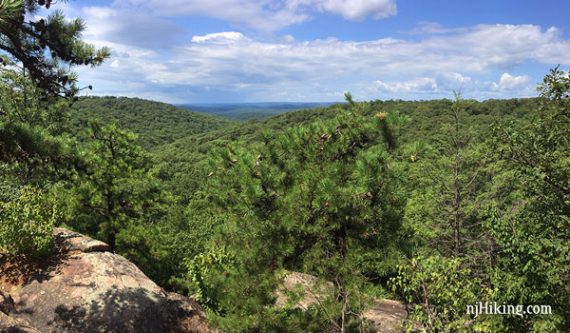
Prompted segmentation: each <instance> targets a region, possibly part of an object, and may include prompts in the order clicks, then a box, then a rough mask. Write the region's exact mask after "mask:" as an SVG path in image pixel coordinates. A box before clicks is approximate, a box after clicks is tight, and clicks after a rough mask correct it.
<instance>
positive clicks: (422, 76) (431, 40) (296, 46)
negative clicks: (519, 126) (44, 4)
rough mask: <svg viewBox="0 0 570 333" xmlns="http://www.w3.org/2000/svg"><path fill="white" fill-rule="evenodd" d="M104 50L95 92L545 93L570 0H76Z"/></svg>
mask: <svg viewBox="0 0 570 333" xmlns="http://www.w3.org/2000/svg"><path fill="white" fill-rule="evenodd" d="M53 7H55V8H56V9H59V10H62V11H64V13H66V15H67V16H68V17H69V18H76V17H79V18H82V19H83V20H84V21H85V23H86V26H87V27H86V30H85V31H84V33H83V39H84V40H85V41H87V42H90V43H92V44H94V45H95V46H98V47H100V46H108V47H110V48H111V49H112V57H111V58H110V59H109V60H108V61H107V62H106V63H105V64H104V65H102V66H101V67H98V68H78V69H77V72H78V74H79V75H80V84H81V85H84V86H86V85H89V84H91V85H92V86H93V91H91V92H88V94H90V95H102V96H107V95H114V96H128V97H140V98H145V99H152V100H158V101H163V102H168V103H180V104H181V103H189V104H190V103H228V102H232V103H233V102H272V101H274V102H277V101H279V102H335V101H341V100H342V99H343V97H342V96H343V94H344V92H346V91H350V92H351V93H352V94H353V96H354V97H355V99H357V100H373V99H383V100H385V99H405V100H411V99H414V100H417V99H436V98H452V97H453V92H454V91H460V92H461V94H462V95H463V97H465V98H474V99H479V100H484V99H489V98H512V97H530V96H536V86H537V84H539V83H540V82H541V81H542V78H543V77H544V75H545V74H547V73H548V71H549V69H550V68H552V67H554V66H556V65H558V64H560V65H561V67H562V68H563V69H568V67H570V20H568V18H567V13H568V12H570V1H566V0H541V1H536V0H477V1H474V0H430V1H427V0H115V1H112V0H86V1H85V0H83V1H78V0H75V1H73V0H71V1H65V2H64V1H59V2H58V3H57V4H56V5H55V6H53Z"/></svg>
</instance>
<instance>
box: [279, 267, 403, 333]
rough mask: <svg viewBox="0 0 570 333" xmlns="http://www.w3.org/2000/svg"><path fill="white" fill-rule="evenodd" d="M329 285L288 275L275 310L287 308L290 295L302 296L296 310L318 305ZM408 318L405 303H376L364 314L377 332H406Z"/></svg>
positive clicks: (316, 280) (284, 279) (306, 276)
mask: <svg viewBox="0 0 570 333" xmlns="http://www.w3.org/2000/svg"><path fill="white" fill-rule="evenodd" d="M333 287H334V286H333V284H332V283H331V282H329V281H322V280H320V279H318V278H317V277H315V276H312V275H309V274H304V273H299V272H288V273H287V274H286V275H285V277H284V278H283V282H282V285H281V289H280V290H279V291H278V292H277V295H276V296H277V301H276V306H277V307H278V308H283V307H285V306H286V305H287V301H288V297H287V293H288V292H291V291H293V292H297V293H299V292H300V295H301V297H300V299H299V300H298V301H297V302H296V303H295V304H294V305H293V307H295V308H299V309H302V310H307V309H308V308H309V306H311V305H314V304H318V303H319V299H323V298H325V297H326V296H327V294H329V292H330V291H331V290H332V289H333ZM407 316H408V313H407V311H406V306H405V305H404V304H403V303H402V302H398V301H393V300H388V299H375V300H374V301H373V302H372V305H371V306H370V308H369V309H368V310H366V311H364V312H363V313H362V318H363V319H364V320H365V321H367V322H368V324H369V325H368V326H370V327H371V328H372V329H373V330H374V331H375V332H378V333H397V332H402V331H403V324H404V322H405V320H406V318H407Z"/></svg>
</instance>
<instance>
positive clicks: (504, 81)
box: [492, 73, 530, 90]
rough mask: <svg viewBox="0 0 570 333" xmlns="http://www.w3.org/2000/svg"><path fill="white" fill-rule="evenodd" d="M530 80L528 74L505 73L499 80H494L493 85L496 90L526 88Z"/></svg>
mask: <svg viewBox="0 0 570 333" xmlns="http://www.w3.org/2000/svg"><path fill="white" fill-rule="evenodd" d="M529 82H530V77H529V76H526V75H521V76H513V75H510V74H509V73H503V75H501V78H500V79H499V82H493V83H492V87H493V89H494V90H514V89H521V88H526V87H527V86H528V83H529Z"/></svg>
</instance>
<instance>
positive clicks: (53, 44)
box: [0, 0, 110, 97]
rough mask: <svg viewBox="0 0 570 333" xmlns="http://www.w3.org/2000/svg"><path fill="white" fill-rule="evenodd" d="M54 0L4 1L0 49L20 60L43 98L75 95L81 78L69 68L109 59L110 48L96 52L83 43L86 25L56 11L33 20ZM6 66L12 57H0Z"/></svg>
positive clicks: (0, 10)
mask: <svg viewBox="0 0 570 333" xmlns="http://www.w3.org/2000/svg"><path fill="white" fill-rule="evenodd" d="M51 4H52V0H1V1H0V50H2V51H4V52H5V54H6V55H7V56H9V57H10V58H11V59H12V60H14V61H16V64H18V65H21V66H22V68H23V69H24V74H25V75H29V76H30V78H31V79H32V81H33V82H34V83H35V84H36V85H37V86H38V87H39V88H41V89H42V93H43V97H48V96H51V95H65V96H68V97H70V96H73V95H74V94H75V93H77V91H78V88H77V87H76V86H75V83H76V80H77V77H76V75H75V74H74V73H72V72H70V71H69V70H67V69H65V68H66V67H70V66H73V65H91V66H97V65H100V64H101V63H102V62H103V61H104V60H105V59H106V58H108V57H109V54H110V51H109V49H107V48H105V47H104V48H101V49H95V48H94V47H93V46H92V45H89V44H87V43H85V42H83V41H81V39H80V36H81V32H82V31H83V30H84V29H85V24H84V23H83V21H82V20H80V19H74V20H71V21H68V20H67V19H66V18H65V16H64V15H63V13H62V12H60V11H56V12H55V13H53V14H51V15H49V16H48V17H47V18H38V19H30V17H33V15H31V14H34V13H35V12H36V11H37V10H38V9H40V8H41V7H45V8H46V9H49V8H50V6H51ZM0 59H1V60H2V61H1V62H2V63H3V64H4V65H7V64H9V63H10V60H9V58H8V57H0Z"/></svg>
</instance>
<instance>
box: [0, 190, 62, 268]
mask: <svg viewBox="0 0 570 333" xmlns="http://www.w3.org/2000/svg"><path fill="white" fill-rule="evenodd" d="M59 218H60V214H59V211H58V208H57V205H56V202H55V201H54V199H53V198H52V197H51V196H49V195H47V194H45V193H44V192H43V191H41V190H38V189H35V188H32V187H24V188H22V189H21V190H20V194H19V196H18V197H17V198H16V199H15V200H13V201H9V202H6V203H0V251H1V252H3V253H4V254H8V255H21V254H25V255H29V256H32V257H39V256H41V255H45V254H47V253H48V252H49V251H50V250H51V248H52V246H53V238H52V230H53V227H54V226H55V225H56V224H57V223H58V222H59Z"/></svg>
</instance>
